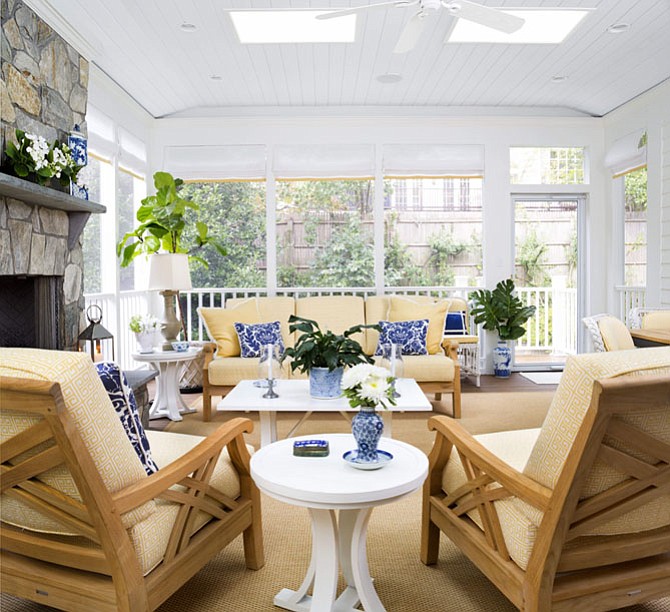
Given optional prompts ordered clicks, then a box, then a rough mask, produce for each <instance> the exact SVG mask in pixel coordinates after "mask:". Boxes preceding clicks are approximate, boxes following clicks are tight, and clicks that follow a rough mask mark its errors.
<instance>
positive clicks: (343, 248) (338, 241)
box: [277, 179, 374, 287]
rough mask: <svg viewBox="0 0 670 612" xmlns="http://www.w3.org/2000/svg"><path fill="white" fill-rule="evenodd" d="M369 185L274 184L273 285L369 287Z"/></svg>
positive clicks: (371, 271) (355, 182)
mask: <svg viewBox="0 0 670 612" xmlns="http://www.w3.org/2000/svg"><path fill="white" fill-rule="evenodd" d="M373 196H374V189H373V181H371V180H369V179H360V180H359V179H356V180H341V179H330V180H298V181H296V180H292V181H291V180H282V181H277V286H278V287H296V286H303V287H373V286H374V253H373V220H372V206H373V205H372V202H373Z"/></svg>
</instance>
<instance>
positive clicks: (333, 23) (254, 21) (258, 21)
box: [229, 10, 356, 44]
mask: <svg viewBox="0 0 670 612" xmlns="http://www.w3.org/2000/svg"><path fill="white" fill-rule="evenodd" d="M326 12H328V11H301V10H285V11H229V13H230V18H231V19H232V20H233V25H234V26H235V30H236V31H237V36H238V38H239V39H240V42H241V43H242V44H254V43H338V42H339V43H350V42H354V38H355V36H356V15H346V16H344V17H340V18H338V19H317V18H316V16H317V15H321V14H322V13H326Z"/></svg>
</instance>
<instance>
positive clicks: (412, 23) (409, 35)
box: [393, 11, 426, 53]
mask: <svg viewBox="0 0 670 612" xmlns="http://www.w3.org/2000/svg"><path fill="white" fill-rule="evenodd" d="M425 17H426V16H425V14H424V13H423V11H419V12H418V13H417V14H416V15H414V17H412V18H411V19H410V20H409V21H408V22H407V23H406V24H405V27H404V28H403V30H402V32H401V34H400V38H399V39H398V42H397V43H396V45H395V47H394V49H393V53H407V52H408V51H411V50H412V49H414V45H416V43H417V42H418V40H419V38H421V32H423V28H424V26H425V25H426V18H425Z"/></svg>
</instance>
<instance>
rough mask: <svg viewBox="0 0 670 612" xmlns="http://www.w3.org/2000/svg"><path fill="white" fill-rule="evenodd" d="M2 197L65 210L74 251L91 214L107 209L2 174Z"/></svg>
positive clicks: (69, 237) (69, 236)
mask: <svg viewBox="0 0 670 612" xmlns="http://www.w3.org/2000/svg"><path fill="white" fill-rule="evenodd" d="M0 195H4V196H8V197H10V198H16V199H17V200H21V201H23V202H25V203H26V204H32V205H34V206H44V207H46V208H55V209H57V210H64V211H65V212H67V213H68V216H69V218H70V226H69V230H68V238H67V242H68V247H69V248H70V249H72V248H73V247H74V245H75V244H76V242H77V240H78V239H79V235H80V234H81V232H82V231H83V229H84V226H85V225H86V221H88V218H89V216H90V215H91V213H97V214H99V213H104V212H106V210H107V208H106V207H105V206H103V205H102V204H97V203H96V202H89V201H88V200H80V199H79V198H75V197H73V196H71V195H69V194H67V193H63V192H61V191H56V190H55V189H49V188H48V187H43V186H42V185H37V184H36V183H31V182H29V181H24V180H23V179H21V178H18V177H16V176H11V175H9V174H3V173H2V172H0Z"/></svg>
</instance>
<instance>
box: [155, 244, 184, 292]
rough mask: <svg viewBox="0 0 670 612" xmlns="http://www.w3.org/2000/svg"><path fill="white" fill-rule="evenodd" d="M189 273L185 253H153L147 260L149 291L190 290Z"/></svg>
mask: <svg viewBox="0 0 670 612" xmlns="http://www.w3.org/2000/svg"><path fill="white" fill-rule="evenodd" d="M191 287H192V285H191V272H190V271H189V269H188V255H186V254H185V253H155V254H154V255H152V256H151V257H150V258H149V287H148V288H149V289H159V290H164V289H168V290H172V291H182V290H186V289H191Z"/></svg>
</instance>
